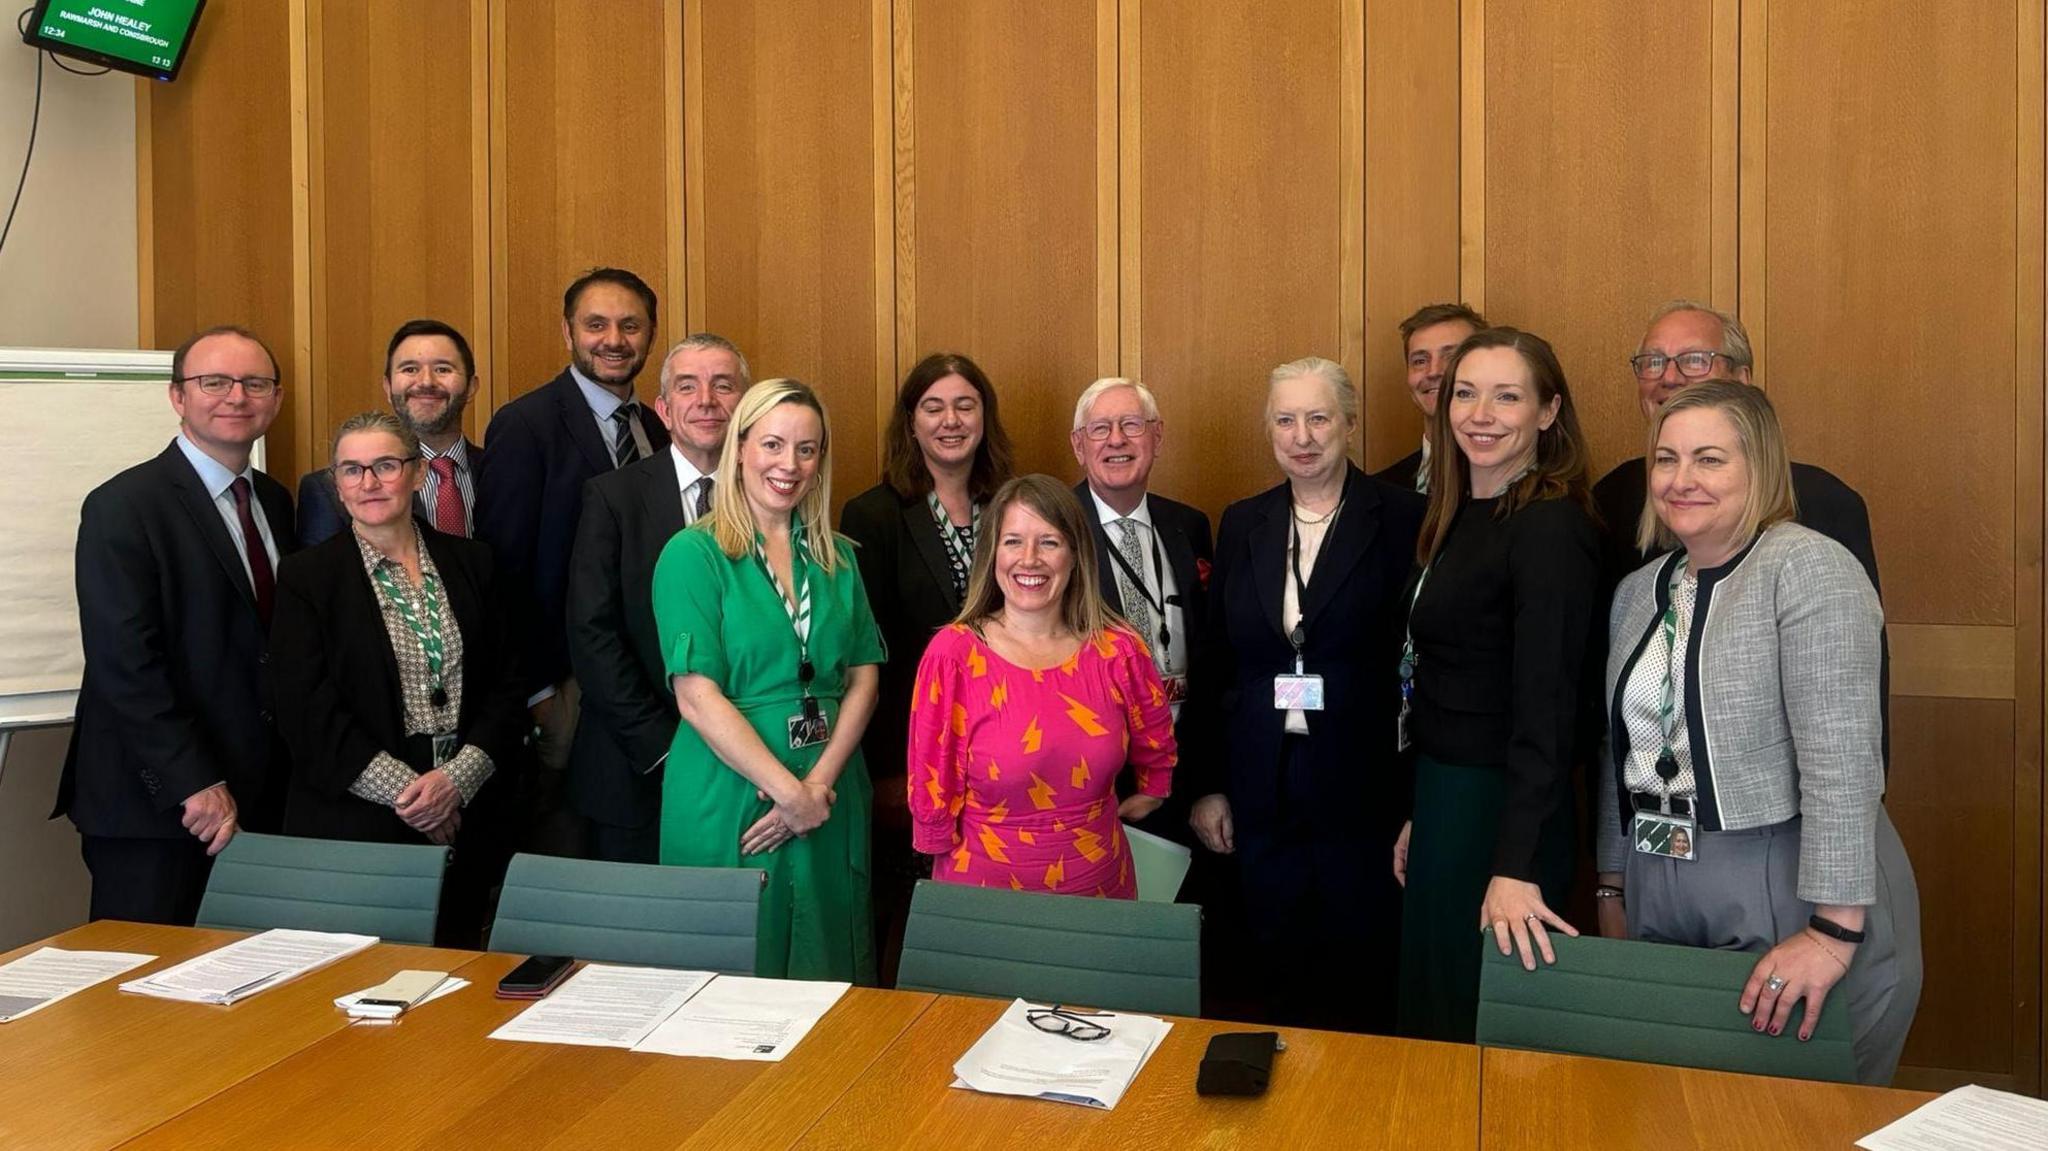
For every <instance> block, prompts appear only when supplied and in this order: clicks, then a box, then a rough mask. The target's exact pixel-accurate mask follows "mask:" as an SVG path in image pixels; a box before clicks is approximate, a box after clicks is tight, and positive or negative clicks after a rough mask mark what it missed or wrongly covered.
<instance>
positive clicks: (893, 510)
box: [839, 483, 990, 787]
mask: <svg viewBox="0 0 2048 1151" xmlns="http://www.w3.org/2000/svg"><path fill="white" fill-rule="evenodd" d="M982 526H983V529H984V530H990V529H989V525H987V524H983V525H982ZM839 530H840V531H841V532H843V533H844V534H845V535H846V536H847V537H848V538H850V539H852V540H853V541H854V542H855V543H857V544H859V545H860V546H859V547H857V548H855V549H854V552H853V554H854V559H855V560H856V562H858V563H859V564H860V578H861V582H862V583H863V584H865V585H867V590H868V604H869V606H870V607H872V608H873V609H874V613H875V623H876V625H877V626H878V627H879V628H880V629H881V632H882V643H883V644H884V645H885V646H886V647H887V649H888V652H889V659H888V662H886V663H884V664H883V665H882V675H881V689H880V693H879V696H878V698H877V702H876V704H875V715H874V718H873V719H872V720H870V721H869V722H868V730H867V734H866V735H865V736H863V737H862V738H861V749H862V751H863V753H864V754H863V756H862V758H864V759H865V760H866V761H867V765H868V774H870V775H872V776H874V777H875V778H876V779H878V780H888V781H891V782H889V783H887V784H885V785H878V786H889V787H896V786H899V784H898V783H897V782H895V781H896V780H898V779H900V777H901V776H902V775H903V773H904V761H905V757H906V756H907V755H908V754H909V748H908V744H909V734H910V691H911V688H912V687H913V686H915V684H916V682H917V666H918V664H919V662H920V661H922V660H923V659H924V649H925V647H926V645H928V644H930V643H931V640H932V633H933V632H936V631H937V630H938V629H939V628H941V627H943V626H944V625H946V624H947V623H950V622H952V619H953V617H954V616H956V615H959V614H960V596H959V595H958V594H957V593H955V592H954V590H953V563H952V560H950V559H948V558H947V554H946V543H945V541H944V540H943V539H941V538H939V525H938V524H937V523H936V522H935V521H934V520H933V519H932V513H931V506H930V505H929V504H927V503H926V502H925V497H923V496H921V495H920V496H911V497H909V498H905V497H903V496H901V495H899V494H897V491H896V489H895V488H892V487H890V486H889V485H888V484H887V483H880V484H876V485H875V486H874V487H871V488H869V489H868V490H867V491H864V492H862V493H861V494H859V495H857V496H855V497H853V499H851V500H849V501H848V502H847V504H846V507H845V509H844V510H842V511H841V512H840V513H839Z"/></svg>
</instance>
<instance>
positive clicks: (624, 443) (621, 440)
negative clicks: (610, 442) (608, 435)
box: [612, 404, 640, 468]
mask: <svg viewBox="0 0 2048 1151" xmlns="http://www.w3.org/2000/svg"><path fill="white" fill-rule="evenodd" d="M639 414H640V405H638V404H621V405H619V410H618V411H615V412H613V413H612V422H613V423H615V424H617V425H619V435H618V439H617V440H616V441H614V442H616V443H617V444H618V446H617V447H616V448H613V449H612V455H613V456H614V457H615V458H616V459H617V460H618V463H619V466H620V467H622V468H623V467H625V466H626V465H627V464H630V463H632V462H633V461H634V460H637V459H639V458H640V441H638V440H636V439H634V438H633V421H634V420H635V419H636V418H638V417H639Z"/></svg>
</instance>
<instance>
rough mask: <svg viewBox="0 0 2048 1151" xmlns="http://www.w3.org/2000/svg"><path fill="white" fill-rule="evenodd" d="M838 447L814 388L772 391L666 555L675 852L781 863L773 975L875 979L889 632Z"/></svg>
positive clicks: (765, 926) (697, 858)
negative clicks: (868, 758) (846, 505)
mask: <svg viewBox="0 0 2048 1151" xmlns="http://www.w3.org/2000/svg"><path fill="white" fill-rule="evenodd" d="M830 446H831V433H830V429H829V427H828V425H827V423H826V419H825V407H824V405H823V404H822V403H821V402H820V401H819V399H818V397H817V394H816V393H815V392H813V391H812V390H811V389H810V388H809V387H807V386H805V385H804V384H802V383H800V382H798V381H796V380H764V381H762V382H761V383H758V384H756V385H754V386H753V388H751V389H750V390H748V392H747V393H746V395H744V396H742V397H741V399H740V403H739V407H738V409H737V410H736V411H734V413H733V417H732V422H731V424H730V425H729V426H728V428H727V430H726V440H725V450H724V452H723V454H722V455H721V456H720V457H719V463H718V478H717V480H716V482H715V483H714V485H713V491H714V493H715V494H714V496H713V501H712V508H711V513H710V514H709V515H707V516H705V517H703V518H702V519H699V520H698V521H697V522H696V523H695V524H693V525H691V527H690V528H689V529H687V530H685V531H682V532H679V533H677V535H676V537H675V538H674V539H672V540H670V541H669V544H668V547H666V548H665V549H663V551H662V554H661V559H660V561H659V562H658V563H657V564H656V565H655V569H654V618H655V624H656V627H657V628H658V629H659V633H660V636H661V643H662V648H663V656H664V658H665V660H666V661H667V665H668V672H669V675H670V676H671V677H672V679H671V682H672V683H673V685H674V688H675V693H676V706H677V708H678V709H679V710H680V711H681V713H682V717H683V723H682V725H681V726H680V727H679V728H678V729H677V730H676V737H675V742H674V743H673V744H672V745H671V746H670V749H669V756H668V766H667V769H666V778H665V779H664V781H663V785H662V807H661V861H662V862H663V863H666V864H683V865H691V866H698V867H739V866H746V867H758V868H761V869H762V870H764V871H766V872H767V873H768V888H767V890H766V891H765V892H764V893H763V894H762V900H761V913H760V937H759V942H758V944H757V951H756V960H755V970H756V971H757V972H758V973H759V974H761V975H766V976H772V977H776V978H795V979H835V980H851V981H854V982H859V983H870V984H871V983H873V982H874V981H875V953H874V933H873V921H872V919H871V918H870V910H869V899H870V895H869V889H870V873H869V865H868V846H869V845H868V812H869V810H870V808H871V804H872V791H871V787H870V784H869V780H868V775H867V768H866V766H865V765H864V764H863V763H862V761H861V754H860V741H861V734H862V732H863V731H864V730H865V729H866V727H867V723H868V717H869V716H870V715H871V714H872V713H873V711H874V706H875V685H876V681H877V678H878V676H877V666H876V665H878V664H880V663H881V662H882V659H883V654H882V640H881V635H880V633H879V632H878V631H877V630H876V628H875V617H874V615H873V614H872V613H871V612H870V611H869V609H868V599H867V592H866V591H865V589H864V588H863V587H862V585H861V578H860V569H859V568H858V567H856V566H855V565H854V562H853V555H852V546H851V544H849V543H848V542H847V541H845V540H843V539H841V538H839V537H837V536H835V535H834V534H833V533H832V530H831V528H830V527H829V526H828V524H827V520H826V509H827V508H828V507H829V506H830V500H831V482H830V465H829V451H830Z"/></svg>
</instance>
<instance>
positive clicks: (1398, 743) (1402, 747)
mask: <svg viewBox="0 0 2048 1151" xmlns="http://www.w3.org/2000/svg"><path fill="white" fill-rule="evenodd" d="M1413 746H1414V741H1413V740H1410V739H1409V738H1408V701H1407V700H1405V699H1404V700H1402V701H1401V713H1400V714H1399V715H1397V716H1395V717H1394V750H1395V751H1407V750H1408V749H1409V748H1410V747H1413Z"/></svg>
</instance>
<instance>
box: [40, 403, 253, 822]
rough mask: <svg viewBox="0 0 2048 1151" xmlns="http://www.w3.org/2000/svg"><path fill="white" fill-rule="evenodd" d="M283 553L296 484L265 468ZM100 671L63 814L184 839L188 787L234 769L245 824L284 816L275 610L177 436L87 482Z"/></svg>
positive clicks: (88, 627) (224, 778)
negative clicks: (267, 666) (268, 609)
mask: <svg viewBox="0 0 2048 1151" xmlns="http://www.w3.org/2000/svg"><path fill="white" fill-rule="evenodd" d="M254 488H255V495H256V499H257V501H258V502H259V503H261V505H262V507H263V516H264V519H265V520H266V521H267V522H268V524H269V526H270V533H271V537H272V540H273V542H275V543H276V545H277V550H278V554H279V555H280V556H283V555H285V554H288V553H289V552H291V550H292V547H293V543H292V541H293V539H294V524H293V520H292V501H291V496H290V494H289V493H287V492H286V491H285V489H284V486H283V485H281V484H279V483H278V482H277V481H276V480H273V479H271V478H270V477H269V476H266V475H264V474H262V473H261V472H258V473H256V476H255V482H254ZM77 581H78V623H79V637H80V639H81V640H82V641H83V644H84V647H85V678H84V681H83V683H82V684H81V686H80V688H79V692H78V715H77V722H76V723H75V724H74V725H73V726H72V729H71V746H70V749H69V750H68V751H67V752H66V753H65V757H64V774H63V776H62V778H61V780H60V781H59V783H58V786H57V805H56V809H55V810H54V811H53V812H52V813H51V814H52V815H53V816H56V815H65V814H69V815H70V816H71V821H72V822H73V823H75V824H77V825H78V830H79V831H80V832H82V833H84V834H86V835H97V836H110V837H125V838H143V839H180V838H183V837H185V836H186V835H188V834H190V833H189V832H187V831H186V830H185V828H184V824H183V823H182V814H183V805H184V802H185V800H186V799H188V798H190V797H191V796H192V795H194V794H196V793H197V792H200V791H204V790H205V789H207V788H208V787H211V786H213V785H214V784H216V783H222V782H225V783H226V784H227V785H228V791H229V793H230V794H232V795H233V796H234V798H235V803H236V806H237V807H238V808H239V810H240V813H241V821H242V825H243V826H244V827H248V828H250V829H251V830H256V831H272V830H275V829H276V822H275V814H276V810H277V806H278V801H279V798H280V796H281V795H282V792H283V784H284V775H285V771H286V767H285V756H284V751H283V748H282V746H281V745H280V744H279V743H278V741H277V738H276V734H275V732H274V729H273V727H272V724H271V715H270V711H269V704H268V702H266V701H267V694H266V692H265V690H264V684H263V678H262V677H263V659H264V655H263V648H264V633H263V623H262V621H261V620H260V619H259V618H258V616H257V614H256V593H255V592H254V590H253V589H251V587H250V586H249V576H248V573H247V572H246V571H245V570H244V569H243V566H242V557H241V555H240V554H239V553H237V552H236V550H235V544H234V538H233V537H232V536H230V535H229V534H228V529H227V525H226V524H224V523H222V522H221V517H220V513H219V512H218V511H217V510H215V507H214V503H213V500H212V498H211V497H210V496H209V495H208V494H207V492H206V490H205V488H204V486H203V485H202V484H201V482H200V479H199V474H198V473H197V472H195V471H193V470H192V465H191V463H190V462H189V461H187V460H186V458H185V455H184V453H183V452H182V451H181V450H179V448H178V445H177V443H176V442H173V443H171V444H170V445H169V446H168V447H166V448H165V449H164V450H163V453H162V454H160V455H158V456H157V457H156V458H155V459H153V460H149V461H147V462H145V463H141V464H137V465H136V466H134V467H132V468H129V469H128V470H127V471H124V472H122V473H121V474H120V475H117V476H115V477H114V478H113V479H110V480H108V481H107V482H106V483H104V484H101V485H100V486H99V487H97V488H95V489H93V491H92V493H91V494H90V495H88V496H86V497H85V504H84V506H83V508H82V509H81V511H80V514H79V524H78V554H77Z"/></svg>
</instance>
